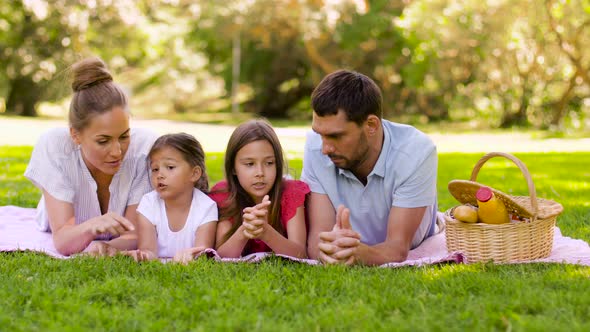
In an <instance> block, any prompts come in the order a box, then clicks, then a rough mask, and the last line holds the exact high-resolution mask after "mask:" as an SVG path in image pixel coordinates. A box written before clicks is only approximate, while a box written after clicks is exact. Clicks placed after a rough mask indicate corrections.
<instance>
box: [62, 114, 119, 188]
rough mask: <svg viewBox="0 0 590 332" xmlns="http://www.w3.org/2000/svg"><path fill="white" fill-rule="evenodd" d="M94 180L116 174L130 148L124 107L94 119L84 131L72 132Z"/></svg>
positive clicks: (72, 130) (73, 130)
mask: <svg viewBox="0 0 590 332" xmlns="http://www.w3.org/2000/svg"><path fill="white" fill-rule="evenodd" d="M71 135H72V139H73V140H74V142H75V143H76V144H79V145H80V149H81V150H82V156H83V158H84V162H85V163H86V166H87V167H88V170H90V173H91V174H92V176H93V177H95V178H96V176H97V175H114V174H115V173H117V171H118V170H119V168H121V164H122V162H123V158H124V157H125V153H127V149H128V148H129V142H130V140H129V114H128V113H127V112H125V110H124V109H123V107H120V106H116V107H114V108H113V109H112V110H110V111H108V112H106V113H103V114H99V115H96V116H94V117H93V118H92V119H91V120H90V123H89V124H88V126H87V127H86V128H84V129H82V130H81V131H77V130H75V129H71Z"/></svg>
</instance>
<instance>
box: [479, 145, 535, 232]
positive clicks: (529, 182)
mask: <svg viewBox="0 0 590 332" xmlns="http://www.w3.org/2000/svg"><path fill="white" fill-rule="evenodd" d="M493 157H504V158H506V159H509V160H511V161H512V162H513V163H514V164H516V166H518V168H520V171H521V172H522V175H523V176H524V178H525V180H526V182H527V185H528V187H529V197H530V199H531V206H532V207H533V221H535V220H537V211H538V209H539V207H538V203H537V192H536V190H535V184H534V183H533V179H532V177H531V173H530V172H529V170H528V168H527V167H526V165H525V164H524V163H523V162H522V161H520V159H518V158H516V157H515V156H513V155H511V154H509V153H504V152H490V153H488V154H486V155H485V156H483V157H481V159H480V160H478V161H477V164H475V166H474V167H473V171H472V172H471V181H473V182H477V181H476V180H477V174H478V173H479V170H480V169H481V167H482V166H483V164H485V162H486V161H488V160H490V159H492V158H493Z"/></svg>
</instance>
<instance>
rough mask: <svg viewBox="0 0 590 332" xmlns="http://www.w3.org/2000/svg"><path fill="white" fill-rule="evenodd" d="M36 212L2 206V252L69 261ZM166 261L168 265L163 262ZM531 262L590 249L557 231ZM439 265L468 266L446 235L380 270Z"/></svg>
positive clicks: (583, 260)
mask: <svg viewBox="0 0 590 332" xmlns="http://www.w3.org/2000/svg"><path fill="white" fill-rule="evenodd" d="M35 213H36V211H35V209H30V208H21V207H16V206H0V251H22V250H31V251H38V252H42V253H45V254H47V255H50V256H52V257H56V258H68V257H67V256H63V255H61V254H60V253H59V252H57V250H56V249H55V247H54V246H53V240H52V238H51V234H50V233H46V232H41V231H39V230H38V228H37V224H36V222H35ZM202 255H207V256H208V257H210V258H212V259H215V260H217V261H221V262H236V263H237V262H249V263H255V262H260V261H262V260H264V259H266V258H267V257H270V256H273V255H274V254H271V253H256V254H251V255H248V256H245V257H241V258H221V257H219V255H217V252H215V250H213V249H208V250H206V251H205V252H203V253H202ZM274 256H278V257H281V258H283V259H286V260H289V261H296V262H301V263H305V264H311V265H316V264H319V262H318V261H316V260H311V259H298V258H295V257H290V256H285V255H274ZM164 261H166V260H165V259H164ZM530 262H553V263H570V264H581V265H588V266H590V247H589V246H588V244H587V243H586V242H584V241H582V240H576V239H572V238H569V237H564V236H562V235H561V232H560V231H559V228H555V235H554V244H553V251H552V252H551V255H550V256H549V257H547V258H543V259H538V260H533V261H530ZM438 263H466V259H465V257H464V255H463V254H462V253H460V252H451V253H449V252H448V251H447V247H446V243H445V234H444V232H442V233H440V234H437V235H435V236H432V237H430V238H428V239H427V240H426V241H424V242H423V243H422V244H421V245H420V246H419V247H418V248H416V249H414V250H411V251H410V253H409V255H408V259H407V260H406V261H404V262H401V263H388V264H383V265H381V267H390V268H392V267H401V266H421V265H428V264H438Z"/></svg>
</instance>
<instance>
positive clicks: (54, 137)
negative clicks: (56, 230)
mask: <svg viewBox="0 0 590 332" xmlns="http://www.w3.org/2000/svg"><path fill="white" fill-rule="evenodd" d="M130 133H131V136H130V143H129V149H128V150H127V153H126V154H125V157H124V158H123V162H122V163H121V168H120V169H119V171H118V172H117V173H116V174H115V176H114V177H113V179H112V182H111V185H110V187H109V191H110V200H109V211H110V212H114V213H117V214H119V215H124V213H125V209H126V208H127V206H129V205H134V204H138V203H139V201H140V200H141V197H142V196H143V195H144V194H146V193H148V192H150V191H151V184H150V179H149V173H148V161H147V155H148V153H149V150H150V148H151V146H152V144H153V143H154V141H155V140H156V138H157V135H156V134H155V133H154V132H152V131H150V130H147V129H139V128H132V129H131V131H130ZM25 177H26V178H28V179H29V180H31V182H33V184H34V185H35V186H37V187H38V188H39V189H41V190H45V191H47V192H48V193H49V194H51V196H53V197H55V198H56V199H58V200H60V201H64V202H68V203H72V205H73V207H74V216H75V220H76V224H81V223H83V222H85V221H86V220H88V219H91V218H94V217H97V216H100V215H102V213H101V211H100V205H99V202H98V196H97V194H96V189H97V185H96V181H94V179H93V178H92V175H90V171H89V170H88V167H86V164H85V163H84V160H83V159H82V153H81V151H80V147H79V146H78V145H77V144H75V143H74V142H73V141H72V139H71V136H70V132H69V129H68V128H55V129H51V130H49V131H47V132H45V133H44V134H43V135H41V137H40V138H39V141H38V142H37V144H36V145H35V148H34V149H33V154H32V155H31V160H30V161H29V165H28V166H27V169H26V171H25ZM37 222H38V223H39V228H40V229H41V230H42V231H50V229H49V220H48V217H47V211H46V209H45V202H44V199H43V196H42V197H41V200H40V201H39V205H38V206H37ZM107 235H108V234H107ZM102 238H108V237H107V236H105V237H102Z"/></svg>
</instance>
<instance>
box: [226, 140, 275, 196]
mask: <svg viewBox="0 0 590 332" xmlns="http://www.w3.org/2000/svg"><path fill="white" fill-rule="evenodd" d="M234 174H235V175H236V176H237V178H238V182H239V183H240V186H242V188H244V190H245V191H246V192H247V193H248V195H250V197H252V199H253V200H254V202H256V203H260V202H262V198H263V197H264V195H266V194H268V193H269V192H270V190H271V189H272V186H273V184H274V182H275V179H276V177H277V166H276V158H275V153H274V150H273V148H272V145H271V144H270V143H269V142H268V141H267V140H259V141H254V142H251V143H248V144H246V145H244V146H243V147H242V148H241V149H240V150H239V151H238V153H237V154H236V160H235V163H234Z"/></svg>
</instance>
